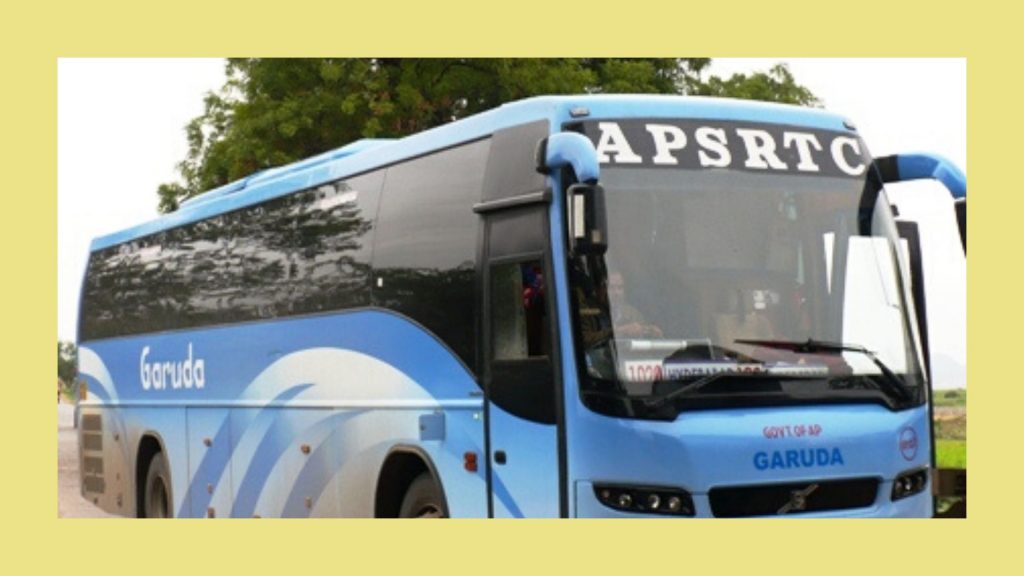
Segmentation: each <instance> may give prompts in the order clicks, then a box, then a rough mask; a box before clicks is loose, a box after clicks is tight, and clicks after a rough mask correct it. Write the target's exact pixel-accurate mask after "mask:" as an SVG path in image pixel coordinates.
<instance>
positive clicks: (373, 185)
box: [78, 95, 966, 517]
mask: <svg viewBox="0 0 1024 576" xmlns="http://www.w3.org/2000/svg"><path fill="white" fill-rule="evenodd" d="M918 178H934V179H938V180H940V181H941V182H943V183H944V184H946V185H947V186H948V187H949V188H950V190H951V192H952V193H953V194H954V195H955V196H957V197H960V198H963V197H965V195H966V183H965V180H964V177H963V176H962V174H961V173H960V172H959V170H957V169H956V168H955V167H952V166H950V165H949V164H948V163H946V162H944V161H943V160H941V159H939V158H936V157H933V156H929V155H920V154H919V155H913V156H893V157H887V158H880V159H872V158H871V157H870V156H869V154H868V151H867V148H866V146H865V144H864V142H863V141H862V140H861V138H860V137H859V136H858V133H857V131H856V129H855V128H854V127H853V125H851V124H850V123H849V122H847V121H845V120H844V119H843V118H842V117H839V116H836V115H833V114H830V113H827V112H825V111H821V110H817V109H808V108H799V107H793V106H785V105H775V104H764V103H754V102H747V101H734V100H724V99H701V98H690V97H667V96H647V95H633V96H596V95H587V96H558V97H540V98H532V99H528V100H523V101H519V102H514V103H510V104H507V105H504V106H501V107H500V108H497V109H494V110H491V111H488V112H485V113H482V114H479V115H476V116H473V117H470V118H466V119H463V120H460V121H456V122H452V123H450V124H447V125H445V126H441V127H438V128H435V129H432V130H428V131H425V132H423V133H420V134H416V135H413V136H409V137H406V138H402V139H397V140H363V141H359V142H355V143H352V144H349V145H347V146H344V147H342V148H339V149H337V150H333V151H330V152H327V153H324V154H322V155H319V156H316V157H313V158H309V159H306V160H303V161H300V162H296V163H294V164H290V165H287V166H282V167H277V168H273V169H269V170H265V171H262V172H258V173H256V174H253V175H251V176H248V177H246V178H243V179H241V180H239V181H236V182H232V183H230V184H227V185H225V186H223V187H221V188H218V189H215V190H212V191H209V192H207V193H205V194H203V195H200V196H197V197H195V198H193V199H190V200H189V201H186V202H184V203H183V204H182V205H181V207H180V209H179V210H177V211H176V212H173V213H171V214H168V215H166V216H163V217H161V218H159V219H157V220H154V221H151V222H147V223H144V224H141V225H138V226H136V227H133V228H130V229H127V230H124V231H121V232H117V233H114V234H111V235H108V236H104V237H100V238H97V239H96V240H94V241H93V243H92V246H91V248H90V251H91V254H90V259H89V263H88V269H87V272H86V275H85V279H84V283H83V287H82V304H81V311H80V323H79V334H78V339H79V343H80V350H79V362H80V373H81V376H82V378H83V379H84V380H85V381H86V383H87V386H88V399H87V400H86V401H85V402H83V404H82V406H81V417H80V420H81V421H80V425H79V434H80V436H79V438H80V459H81V471H82V480H81V490H82V494H83V496H84V497H86V498H87V499H88V500H90V501H92V502H95V503H96V504H97V505H99V506H100V507H101V508H103V509H104V510H107V511H109V512H113V513H118V514H122V515H126V516H138V517H321V516H344V517H747V516H777V515H797V516H822V515H827V516H914V517H926V516H930V515H931V514H932V510H933V504H932V495H931V493H930V486H931V478H930V472H931V469H932V456H931V453H932V447H931V445H932V441H931V432H930V419H929V412H930V401H929V397H930V393H929V384H928V377H927V365H926V362H925V360H924V359H925V358H926V354H925V350H924V347H923V344H922V337H921V326H920V324H921V322H920V319H921V314H920V308H921V306H920V305H919V303H917V302H916V301H915V298H914V292H915V286H914V284H915V279H914V277H913V275H912V274H911V268H912V266H911V265H910V262H909V253H910V251H908V250H906V246H907V243H906V241H904V240H901V238H900V234H899V231H898V230H897V226H896V220H895V218H894V214H893V210H892V207H891V205H890V203H889V201H888V199H887V196H886V191H885V187H884V184H886V183H889V182H896V181H903V180H911V179H918ZM918 288H919V286H918Z"/></svg>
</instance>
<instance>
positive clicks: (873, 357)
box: [570, 167, 924, 418]
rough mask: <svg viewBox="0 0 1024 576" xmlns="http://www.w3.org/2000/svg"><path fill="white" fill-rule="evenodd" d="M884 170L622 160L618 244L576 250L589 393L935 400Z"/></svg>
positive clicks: (653, 399)
mask: <svg viewBox="0 0 1024 576" xmlns="http://www.w3.org/2000/svg"><path fill="white" fill-rule="evenodd" d="M871 174H872V172H871V171H867V175H866V176H862V177H859V178H850V177H825V176H808V175H795V174H775V175H768V174H759V173H752V172H749V171H740V170H731V169H721V170H678V169H665V168H656V167H646V168H641V167H636V168H633V167H629V168H622V167H609V168H606V169H605V170H604V171H603V172H602V185H603V187H604V190H605V198H606V205H607V219H608V249H607V251H606V252H605V253H604V254H601V255H574V256H572V257H571V258H570V276H571V280H570V283H571V288H572V301H573V308H574V317H575V329H576V341H577V343H578V348H579V353H578V360H579V366H580V368H579V372H580V375H581V376H580V381H581V392H582V394H583V398H584V401H585V403H586V404H587V405H588V406H590V407H591V408H592V409H595V410H598V411H600V412H604V413H611V414H616V415H625V416H635V417H668V418H674V417H675V416H676V415H677V414H678V412H679V411H681V410H686V409H700V408H707V407H733V406H751V405H761V404H775V405H778V404H787V403H801V402H877V403H881V404H884V405H886V406H888V407H889V408H890V409H894V410H899V409H903V408H906V407H910V406H915V405H919V404H920V403H921V402H923V400H924V393H923V390H924V377H923V375H922V370H921V363H920V360H919V354H920V353H919V348H918V344H917V335H916V334H915V330H916V326H915V325H914V324H913V323H912V322H911V320H910V318H909V316H908V314H909V313H910V312H911V311H912V306H913V304H912V301H911V295H910V292H909V280H908V278H907V277H906V276H905V272H904V271H905V270H906V267H905V265H904V264H903V261H904V259H905V255H904V253H903V249H902V245H901V243H900V241H899V238H898V235H897V233H896V227H895V222H894V221H893V217H892V209H891V207H890V205H889V202H888V200H887V198H886V195H885V192H884V190H883V189H882V188H881V185H880V184H879V183H878V182H877V180H876V179H875V178H874V177H873V176H872V175H871ZM823 343H831V344H823ZM710 376H713V377H710Z"/></svg>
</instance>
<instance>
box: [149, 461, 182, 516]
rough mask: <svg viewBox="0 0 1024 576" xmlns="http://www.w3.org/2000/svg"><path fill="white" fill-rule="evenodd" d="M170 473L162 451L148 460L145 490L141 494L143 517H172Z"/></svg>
mask: <svg viewBox="0 0 1024 576" xmlns="http://www.w3.org/2000/svg"><path fill="white" fill-rule="evenodd" d="M171 502H172V499H171V475H170V474H169V472H168V469H167V462H166V461H165V460H164V454H163V452H157V453H156V454H154V455H153V458H151V459H150V461H149V471H148V472H146V484H145V491H144V492H143V494H142V503H143V517H144V518H172V517H173V516H174V515H173V514H172V512H171Z"/></svg>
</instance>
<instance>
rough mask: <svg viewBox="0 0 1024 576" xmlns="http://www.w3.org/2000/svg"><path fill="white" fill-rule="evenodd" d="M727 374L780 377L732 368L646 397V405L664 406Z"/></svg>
mask: <svg viewBox="0 0 1024 576" xmlns="http://www.w3.org/2000/svg"><path fill="white" fill-rule="evenodd" d="M726 376H728V377H730V378H764V377H766V376H770V377H772V378H778V376H773V375H770V374H768V373H766V372H734V371H730V370H723V371H722V372H715V373H714V374H708V375H707V376H702V377H700V378H698V379H696V380H693V381H692V382H687V383H686V384H683V385H682V386H680V387H679V388H676V389H675V390H672V391H671V392H668V393H665V394H662V395H660V396H651V397H647V398H644V406H645V407H647V408H659V407H661V406H664V405H665V404H666V403H667V402H668V401H670V400H672V399H673V398H678V397H680V396H682V395H684V394H689V393H691V392H696V391H697V390H700V389H701V388H703V387H705V386H707V385H708V384H711V383H713V382H715V381H717V380H719V379H721V378H724V377H726Z"/></svg>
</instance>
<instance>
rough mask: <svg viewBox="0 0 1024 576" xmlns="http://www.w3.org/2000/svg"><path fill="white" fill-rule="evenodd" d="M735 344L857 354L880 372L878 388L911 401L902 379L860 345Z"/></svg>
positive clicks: (815, 342)
mask: <svg viewBox="0 0 1024 576" xmlns="http://www.w3.org/2000/svg"><path fill="white" fill-rule="evenodd" d="M733 342H736V343H737V344H747V345H750V346H761V347H764V348H775V349H777V350H789V351H791V352H797V353H800V354H813V353H815V352H826V353H830V354H839V353H841V352H858V353H860V354H863V355H865V356H867V357H868V358H870V359H871V361H872V362H874V364H875V366H878V369H879V370H880V371H881V372H882V378H881V384H880V387H881V388H884V389H885V390H886V391H887V392H889V393H890V394H892V395H894V396H896V397H897V398H899V399H900V400H903V401H905V402H909V401H910V400H911V396H910V392H909V391H908V390H907V386H906V384H904V383H903V379H902V378H900V377H899V376H897V375H896V373H895V372H893V371H892V370H891V369H890V368H889V367H888V366H886V365H885V362H882V360H881V359H879V358H878V355H876V354H875V353H874V352H872V351H871V350H868V349H867V348H865V347H864V346H861V345H860V344H846V343H842V342H824V341H821V340H814V339H813V338H808V339H807V340H805V341H804V342H797V341H793V340H747V339H737V340H733Z"/></svg>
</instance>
